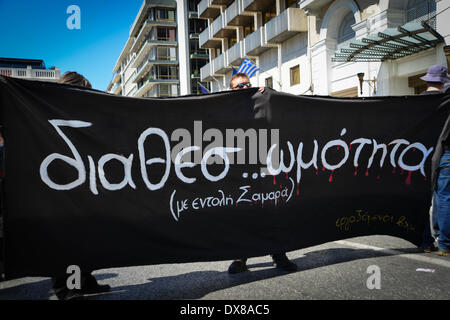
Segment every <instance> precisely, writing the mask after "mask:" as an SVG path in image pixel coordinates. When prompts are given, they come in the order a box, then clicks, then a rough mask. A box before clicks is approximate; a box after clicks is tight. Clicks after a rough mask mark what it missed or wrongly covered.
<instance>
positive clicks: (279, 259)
mask: <svg viewBox="0 0 450 320" xmlns="http://www.w3.org/2000/svg"><path fill="white" fill-rule="evenodd" d="M251 86H252V85H251V83H250V79H249V77H248V76H247V74H245V73H236V74H235V75H233V76H232V77H231V80H230V89H231V90H242V89H248V88H251ZM264 89H265V88H264V87H259V92H261V93H263V92H264ZM272 259H273V262H274V263H275V265H276V267H277V268H280V269H283V270H285V271H297V265H296V264H295V263H294V262H292V261H290V260H289V259H288V258H287V257H286V253H285V252H280V253H274V254H272ZM247 270H248V268H247V258H242V259H237V260H234V261H233V262H232V263H231V265H230V266H229V268H228V272H229V273H240V272H244V271H247Z"/></svg>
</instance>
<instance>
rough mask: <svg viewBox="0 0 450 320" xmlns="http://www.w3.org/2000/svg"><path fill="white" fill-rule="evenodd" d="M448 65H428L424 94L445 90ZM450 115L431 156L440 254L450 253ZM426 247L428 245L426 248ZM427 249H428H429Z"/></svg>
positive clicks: (436, 228)
mask: <svg viewBox="0 0 450 320" xmlns="http://www.w3.org/2000/svg"><path fill="white" fill-rule="evenodd" d="M447 72H448V70H447V68H446V67H444V66H441V65H434V66H431V67H430V68H429V69H428V72H427V74H426V75H425V76H423V77H421V79H422V80H424V81H426V82H427V90H426V91H424V92H423V94H436V93H442V92H444V88H445V84H446V83H448V82H450V78H449V77H448V75H447ZM449 122H450V116H449V115H448V114H447V121H446V123H445V125H444V129H443V130H442V133H441V136H440V137H439V139H438V143H437V146H436V151H435V153H434V155H433V160H432V172H433V178H434V179H432V186H433V192H434V193H433V213H432V224H433V231H434V232H433V233H434V236H435V237H436V238H437V239H438V254H439V255H441V256H450V124H449ZM425 250H426V249H425ZM426 251H428V250H426Z"/></svg>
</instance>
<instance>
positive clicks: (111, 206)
mask: <svg viewBox="0 0 450 320" xmlns="http://www.w3.org/2000/svg"><path fill="white" fill-rule="evenodd" d="M0 99H1V100H0V103H1V112H2V114H1V116H2V124H3V134H4V138H5V150H6V170H5V171H6V177H5V184H4V188H5V207H6V211H5V212H4V216H5V217H4V218H5V234H6V239H5V240H6V241H5V242H6V273H7V276H8V277H16V276H35V275H36V276H37V275H39V276H49V275H54V274H56V273H61V270H63V271H62V272H65V270H66V268H67V266H69V265H78V266H80V267H81V269H82V270H83V269H85V270H94V269H101V268H108V267H122V266H132V265H146V264H160V263H183V262H194V261H214V260H227V259H235V258H240V257H252V256H261V255H266V254H271V253H275V252H280V251H291V250H295V249H299V248H304V247H308V246H313V245H317V244H321V243H325V242H329V241H334V240H339V239H345V238H350V237H355V236H364V235H375V234H385V235H392V236H396V237H400V238H403V239H405V240H408V241H410V242H412V243H414V244H417V245H419V244H420V242H421V239H422V233H423V230H424V227H425V222H426V220H427V219H428V211H429V208H430V203H431V186H430V181H429V179H430V162H431V157H432V154H433V150H434V148H435V143H436V141H437V138H438V136H439V133H440V132H441V129H442V125H443V123H444V121H445V116H444V114H446V113H447V112H448V105H449V103H448V100H449V99H448V96H444V95H441V94H438V95H427V96H403V97H375V98H360V99H350V98H330V97H308V96H301V97H298V96H293V95H289V94H283V93H277V92H275V91H273V90H270V89H266V90H265V92H264V93H263V94H261V93H259V92H258V91H257V89H248V90H240V91H233V92H223V93H215V94H209V95H203V96H184V97H177V98H167V99H150V98H128V97H122V96H115V95H110V94H106V93H102V92H99V91H95V90H86V89H83V88H78V87H72V86H67V85H61V84H54V83H46V82H37V81H27V80H20V79H13V78H4V77H0Z"/></svg>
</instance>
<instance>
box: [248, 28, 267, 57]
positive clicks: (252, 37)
mask: <svg viewBox="0 0 450 320" xmlns="http://www.w3.org/2000/svg"><path fill="white" fill-rule="evenodd" d="M244 40H245V55H247V56H259V55H260V54H261V53H263V52H265V51H267V50H269V49H270V48H271V45H269V44H267V43H266V33H265V27H264V26H262V27H261V28H259V29H258V30H256V31H254V32H253V33H251V34H249V35H248V36H247V37H245V39H244Z"/></svg>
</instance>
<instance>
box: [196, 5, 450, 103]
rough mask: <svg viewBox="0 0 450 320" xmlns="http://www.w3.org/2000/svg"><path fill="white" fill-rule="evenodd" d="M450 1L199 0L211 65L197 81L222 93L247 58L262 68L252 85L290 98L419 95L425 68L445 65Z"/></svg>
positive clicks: (201, 40)
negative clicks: (292, 95)
mask: <svg viewBox="0 0 450 320" xmlns="http://www.w3.org/2000/svg"><path fill="white" fill-rule="evenodd" d="M449 2H450V1H449V0H440V1H435V0H420V1H419V0H379V1H378V0H300V1H292V0H201V1H200V3H199V4H198V10H197V11H198V15H199V17H201V18H204V19H206V20H207V21H208V26H207V28H206V29H205V30H204V31H203V32H202V33H201V34H200V36H199V45H200V48H203V49H208V50H209V62H208V64H206V65H205V66H204V67H202V68H201V70H200V78H201V80H202V81H208V82H210V84H211V88H212V91H220V90H223V89H224V88H227V87H228V82H229V79H230V78H231V76H232V72H233V67H234V68H236V67H237V66H239V64H240V63H241V62H242V61H243V59H245V58H250V59H252V60H253V61H254V62H255V63H256V64H257V65H258V67H259V68H260V70H259V71H258V72H257V73H256V74H255V75H254V76H253V77H252V78H251V79H250V80H251V82H252V84H253V85H254V86H262V85H265V86H269V87H272V88H274V89H276V90H278V91H283V92H288V93H292V94H297V95H300V94H315V95H333V96H372V95H403V94H414V93H419V92H420V91H421V90H423V88H424V87H423V85H424V83H423V82H422V81H421V80H420V79H419V78H420V76H422V75H423V74H424V73H425V72H426V71H427V69H428V67H429V66H430V65H433V64H442V65H446V64H447V57H446V52H447V54H448V46H446V44H449V40H450V39H449V34H450V30H449V29H450V24H449V23H448V21H449V19H450V12H449V11H450V10H445V9H446V8H448V7H449V5H450V4H449ZM422 21H423V22H425V23H426V24H425V25H424V24H422ZM446 21H447V23H446ZM446 50H447V51H446ZM358 75H359V76H358Z"/></svg>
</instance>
